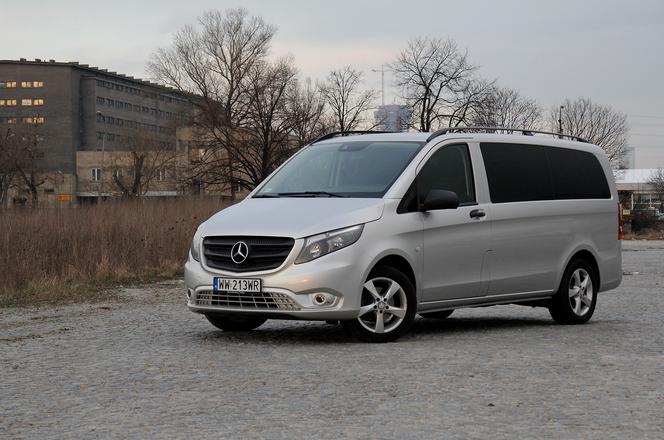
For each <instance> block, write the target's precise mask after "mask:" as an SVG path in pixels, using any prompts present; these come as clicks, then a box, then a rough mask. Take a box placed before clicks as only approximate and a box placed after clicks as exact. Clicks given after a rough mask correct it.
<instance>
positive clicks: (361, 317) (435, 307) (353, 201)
mask: <svg viewBox="0 0 664 440" xmlns="http://www.w3.org/2000/svg"><path fill="white" fill-rule="evenodd" d="M619 216H620V209H619V204H618V194H617V192H616V188H615V184H614V181H613V176H612V173H611V168H610V166H609V162H608V160H607V159H606V157H605V155H604V153H603V151H602V150H601V149H600V148H599V147H597V146H595V145H592V144H590V143H588V142H585V141H584V140H582V139H579V138H572V137H569V136H568V137H566V139H563V136H561V135H558V134H552V133H545V132H533V131H522V130H515V129H503V128H500V129H496V128H468V127H466V128H456V129H455V128H448V129H442V130H439V131H437V132H435V133H375V132H374V133H368V132H353V133H349V132H344V133H331V134H329V135H326V136H323V137H322V138H320V139H318V140H316V141H314V142H312V143H311V144H310V145H307V146H306V147H304V148H302V149H301V150H300V151H298V152H297V153H296V154H295V155H293V156H292V157H291V158H290V159H289V160H288V161H286V162H285V163H284V164H283V165H282V166H281V167H280V168H279V169H277V170H276V171H275V172H274V173H273V174H272V175H270V177H269V178H267V179H266V180H265V181H264V182H263V183H262V184H261V185H260V186H258V187H257V188H256V189H255V190H254V191H253V192H252V193H251V194H249V195H248V196H247V197H246V198H245V199H244V200H243V201H242V202H240V203H237V204H235V205H233V206H231V207H229V208H226V209H224V210H222V211H221V212H219V213H217V214H215V215H214V216H212V217H211V218H210V219H209V220H207V221H206V222H204V223H203V224H202V225H201V226H200V227H199V228H198V230H197V231H196V234H195V235H194V238H193V242H192V245H191V251H190V253H189V258H188V261H187V263H186V266H185V283H186V286H187V296H188V307H189V308H190V309H191V310H192V311H194V312H196V313H202V314H204V315H205V316H206V317H207V319H208V320H209V321H210V323H212V324H213V325H214V326H216V327H218V328H220V329H223V330H229V331H240V330H252V329H255V328H257V327H258V326H260V325H261V324H263V323H264V322H265V321H266V320H267V319H305V320H324V321H340V322H341V324H342V325H343V326H344V327H345V328H346V329H347V330H348V331H349V332H350V333H351V334H352V335H354V336H356V337H357V338H359V339H361V340H365V341H371V342H386V341H392V340H395V339H397V338H398V337H400V336H401V335H403V334H404V333H406V332H407V331H408V329H409V327H410V326H411V324H412V323H413V320H414V319H415V315H416V314H419V315H420V316H422V317H424V318H433V319H444V318H447V317H448V316H450V315H451V314H452V312H453V311H454V310H455V309H458V308H462V307H477V306H487V305H494V304H522V305H531V306H542V307H547V308H548V309H549V311H550V314H551V316H552V317H553V319H554V320H555V321H556V322H558V323H561V324H582V323H585V322H586V321H588V320H589V319H590V317H591V316H592V314H593V312H594V310H595V306H596V304H597V295H598V293H599V292H601V291H605V290H609V289H613V288H615V287H617V286H618V285H619V284H620V282H621V278H622V270H621V244H620V239H621V224H620V218H619Z"/></svg>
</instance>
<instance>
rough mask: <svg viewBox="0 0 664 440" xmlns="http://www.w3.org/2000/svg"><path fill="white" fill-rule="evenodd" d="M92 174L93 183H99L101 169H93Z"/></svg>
mask: <svg viewBox="0 0 664 440" xmlns="http://www.w3.org/2000/svg"><path fill="white" fill-rule="evenodd" d="M91 171H92V173H91V176H90V177H91V178H92V181H93V182H99V181H100V180H101V168H93V169H92V170H91Z"/></svg>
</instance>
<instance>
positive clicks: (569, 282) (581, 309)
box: [549, 260, 597, 324]
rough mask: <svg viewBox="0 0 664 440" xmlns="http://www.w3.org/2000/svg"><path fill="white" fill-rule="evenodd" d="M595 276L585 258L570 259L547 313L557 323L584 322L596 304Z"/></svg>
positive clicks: (590, 315)
mask: <svg viewBox="0 0 664 440" xmlns="http://www.w3.org/2000/svg"><path fill="white" fill-rule="evenodd" d="M596 280H597V276H596V274H595V271H594V270H593V268H592V266H591V265H590V264H588V262H587V261H585V260H574V261H572V262H571V263H570V264H569V266H567V269H566V270H565V273H564V274H563V279H562V281H561V282H560V288H559V289H558V292H557V293H556V294H555V295H554V297H553V298H552V299H551V304H550V305H549V313H550V314H551V317H552V318H553V319H554V320H555V321H556V322H557V323H558V324H584V323H586V322H588V320H589V319H590V318H591V317H592V315H593V313H594V312H595V306H596V304H597V287H596V285H597V283H596Z"/></svg>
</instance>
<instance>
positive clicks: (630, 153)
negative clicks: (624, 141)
mask: <svg viewBox="0 0 664 440" xmlns="http://www.w3.org/2000/svg"><path fill="white" fill-rule="evenodd" d="M635 163H636V150H635V149H634V147H626V148H625V157H623V160H622V166H623V167H624V168H634V166H635Z"/></svg>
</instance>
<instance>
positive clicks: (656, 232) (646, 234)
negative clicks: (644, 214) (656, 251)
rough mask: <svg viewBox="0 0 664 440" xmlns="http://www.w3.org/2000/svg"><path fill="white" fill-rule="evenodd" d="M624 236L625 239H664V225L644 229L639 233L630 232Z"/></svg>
mask: <svg viewBox="0 0 664 440" xmlns="http://www.w3.org/2000/svg"><path fill="white" fill-rule="evenodd" d="M623 238H624V239H625V240H664V227H661V226H660V227H659V228H657V227H655V228H649V229H644V230H642V231H639V233H638V234H637V233H634V232H629V233H626V234H625V235H624V236H623Z"/></svg>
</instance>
